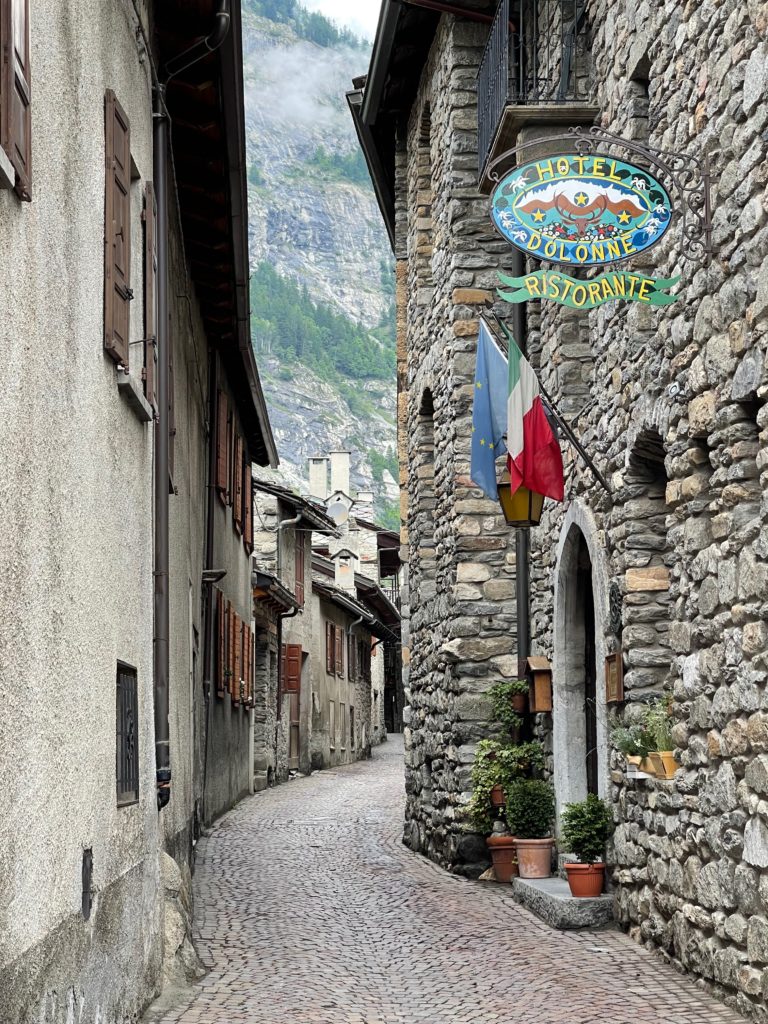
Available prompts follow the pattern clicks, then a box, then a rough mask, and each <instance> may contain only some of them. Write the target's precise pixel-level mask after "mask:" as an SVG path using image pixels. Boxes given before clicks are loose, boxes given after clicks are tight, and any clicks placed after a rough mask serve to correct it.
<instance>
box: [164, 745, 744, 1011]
mask: <svg viewBox="0 0 768 1024" xmlns="http://www.w3.org/2000/svg"><path fill="white" fill-rule="evenodd" d="M402 779H403V767H402V743H401V742H400V741H399V737H390V740H389V742H388V743H386V744H385V745H384V746H383V747H380V748H378V749H377V750H376V751H375V752H374V756H373V758H372V760H370V761H367V762H361V763H358V764H355V765H351V766H349V767H346V768H336V769H333V770H330V771H326V772H322V773H319V774H317V775H314V776H312V777H311V778H306V779H299V780H297V781H295V782H292V783H290V784H289V785H284V786H280V787H278V788H277V789H273V790H269V791H267V792H266V793H261V794H259V795H257V796H254V797H251V798H249V799H247V800H245V801H243V802H242V803H241V804H239V805H238V806H237V807H236V808H235V810H233V811H231V812H230V813H229V814H228V815H226V816H225V817H224V818H223V819H221V820H220V821H219V822H218V823H217V824H216V826H215V827H214V829H213V831H212V833H211V835H210V837H209V838H207V839H205V840H202V841H201V843H200V846H199V848H198V862H197V872H196V877H195V892H196V928H197V935H196V945H197V947H198V950H199V952H200V954H201V956H202V959H203V961H204V963H205V965H206V967H207V968H208V970H209V973H208V974H207V975H206V977H205V978H204V979H203V981H202V982H201V983H199V984H198V985H196V986H195V987H194V988H193V989H190V990H188V991H187V993H186V994H185V995H184V996H183V998H182V999H181V1001H180V1002H179V1003H178V1004H177V1005H176V1007H175V1009H173V1010H171V1011H166V1012H165V1013H164V1015H163V1014H160V1015H158V1014H157V1012H156V1013H155V1014H154V1015H153V1014H150V1015H149V1017H148V1018H147V1020H148V1021H153V1022H155V1021H156V1022H160V1021H162V1024H287V1022H293V1024H418V1022H428V1024H491V1022H493V1021H503V1022H505V1024H518V1022H520V1024H523V1022H525V1024H593V1022H594V1024H598V1022H599V1024H658V1021H664V1024H705V1022H706V1024H741V1022H743V1018H742V1017H741V1016H739V1015H738V1014H736V1013H734V1012H732V1011H730V1010H727V1009H726V1008H725V1007H723V1006H722V1005H721V1004H720V1003H717V1002H715V1001H714V1000H712V999H710V998H709V997H708V996H707V995H706V994H704V993H702V992H701V991H700V990H699V989H698V988H697V987H696V986H695V985H694V984H693V982H691V981H690V980H688V979H687V978H684V977H682V976H681V975H679V974H677V973H676V972H675V971H674V970H673V969H672V968H671V967H669V966H668V965H667V964H665V963H664V962H663V961H662V960H661V959H660V958H658V957H657V956H655V955H653V954H650V953H648V952H646V951H645V950H644V949H642V948H641V947H639V946H637V945H636V944H635V943H634V942H632V941H631V940H630V939H628V938H627V937H626V936H624V935H623V934H621V933H620V932H617V931H600V932H593V933H583V932H581V933H570V934H569V933H560V932H555V931H552V930H550V929H549V928H547V927H546V926H545V925H544V924H543V923H542V922H540V921H539V920H538V919H537V918H535V917H533V916H532V915H531V914H530V913H528V911H526V910H524V909H523V908H522V907H519V906H518V905H517V904H516V903H515V902H514V901H513V900H512V898H511V896H510V894H509V890H508V889H507V888H506V887H502V886H498V885H493V884H483V883H479V882H472V881H468V880H465V879H461V878H457V877H455V876H452V875H449V874H446V873H445V872H443V871H442V870H441V869H440V868H438V867H436V866H435V865H433V864H432V863H430V862H429V861H427V860H425V859H424V858H422V857H418V856H416V855H415V854H412V853H411V852H410V851H409V850H407V849H406V848H405V847H403V845H402V843H401V834H402V808H403V782H402Z"/></svg>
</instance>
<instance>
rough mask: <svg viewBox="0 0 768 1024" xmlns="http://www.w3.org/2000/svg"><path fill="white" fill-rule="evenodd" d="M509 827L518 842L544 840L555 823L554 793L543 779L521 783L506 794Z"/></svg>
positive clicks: (519, 780)
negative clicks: (522, 840)
mask: <svg viewBox="0 0 768 1024" xmlns="http://www.w3.org/2000/svg"><path fill="white" fill-rule="evenodd" d="M506 795H507V803H506V813H507V825H508V827H509V831H510V832H511V833H512V835H513V836H517V838H518V839H545V838H546V837H547V836H548V835H549V834H550V832H551V830H552V823H553V822H554V820H555V791H554V789H553V788H552V786H551V785H550V784H549V783H548V782H544V780H543V779H518V780H517V781H515V782H513V783H511V785H510V786H509V787H508V789H507V791H506Z"/></svg>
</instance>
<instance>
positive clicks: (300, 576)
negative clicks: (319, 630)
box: [294, 530, 305, 608]
mask: <svg viewBox="0 0 768 1024" xmlns="http://www.w3.org/2000/svg"><path fill="white" fill-rule="evenodd" d="M294 536H295V537H296V549H295V558H294V568H295V578H296V583H295V586H294V595H295V597H296V600H297V601H298V602H299V604H300V605H301V607H302V608H303V607H304V570H305V561H304V534H303V533H301V531H299V530H296V532H295V534H294Z"/></svg>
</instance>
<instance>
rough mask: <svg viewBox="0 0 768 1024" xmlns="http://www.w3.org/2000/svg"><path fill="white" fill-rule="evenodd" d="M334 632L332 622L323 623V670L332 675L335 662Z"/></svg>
mask: <svg viewBox="0 0 768 1024" xmlns="http://www.w3.org/2000/svg"><path fill="white" fill-rule="evenodd" d="M335 651H336V633H335V627H334V625H333V623H332V622H326V624H325V671H326V672H327V673H328V674H329V675H333V670H334V666H335V664H336V657H335Z"/></svg>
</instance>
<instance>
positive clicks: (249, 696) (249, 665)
mask: <svg viewBox="0 0 768 1024" xmlns="http://www.w3.org/2000/svg"><path fill="white" fill-rule="evenodd" d="M245 635H246V640H247V647H246V652H247V654H246V660H245V668H246V673H245V694H246V702H247V704H248V707H249V708H252V707H253V690H254V687H253V666H254V657H253V630H252V629H251V627H250V626H246V627H245Z"/></svg>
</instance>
